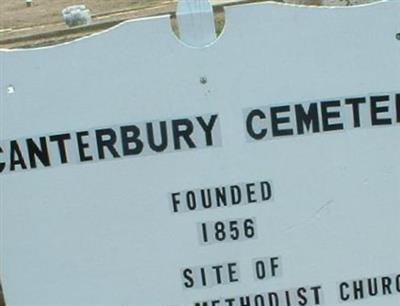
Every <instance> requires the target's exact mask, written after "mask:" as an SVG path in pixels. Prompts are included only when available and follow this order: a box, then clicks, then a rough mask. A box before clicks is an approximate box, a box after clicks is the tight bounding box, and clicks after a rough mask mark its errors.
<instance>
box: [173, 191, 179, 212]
mask: <svg viewBox="0 0 400 306" xmlns="http://www.w3.org/2000/svg"><path fill="white" fill-rule="evenodd" d="M179 195H180V193H179V192H175V193H173V194H172V206H173V210H174V213H176V212H178V204H180V203H181V202H180V201H179V200H178V199H177V196H179Z"/></svg>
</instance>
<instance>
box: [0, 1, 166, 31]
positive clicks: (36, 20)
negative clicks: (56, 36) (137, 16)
mask: <svg viewBox="0 0 400 306" xmlns="http://www.w3.org/2000/svg"><path fill="white" fill-rule="evenodd" d="M0 2H1V4H0V5H1V7H0V11H1V13H0V16H1V26H0V28H2V29H8V28H14V29H16V28H23V27H29V26H33V25H38V24H52V23H57V22H62V21H63V20H62V15H61V11H62V9H64V8H65V7H67V6H70V5H74V4H84V5H86V7H88V8H89V9H90V11H91V12H92V14H94V15H97V14H105V13H109V12H113V11H119V10H125V9H140V8H147V7H151V6H159V5H164V4H170V3H173V2H174V1H173V0H112V1H110V0H33V2H32V7H27V6H26V5H25V1H24V0H1V1H0Z"/></svg>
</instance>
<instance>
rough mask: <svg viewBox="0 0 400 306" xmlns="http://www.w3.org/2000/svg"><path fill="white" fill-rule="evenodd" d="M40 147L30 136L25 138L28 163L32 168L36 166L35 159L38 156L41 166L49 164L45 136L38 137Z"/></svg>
mask: <svg viewBox="0 0 400 306" xmlns="http://www.w3.org/2000/svg"><path fill="white" fill-rule="evenodd" d="M39 142H40V147H39V146H38V145H37V144H36V143H35V142H34V141H33V139H32V138H28V139H27V140H26V147H27V149H28V155H29V163H30V166H31V168H32V169H35V168H36V167H37V164H36V159H37V158H38V159H39V160H40V162H41V163H42V165H43V166H45V167H48V166H50V156H49V151H48V149H47V142H46V137H40V138H39Z"/></svg>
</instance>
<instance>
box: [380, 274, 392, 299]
mask: <svg viewBox="0 0 400 306" xmlns="http://www.w3.org/2000/svg"><path fill="white" fill-rule="evenodd" d="M391 286H392V280H391V278H390V277H382V291H383V295H387V294H392V289H391V288H390V287H391Z"/></svg>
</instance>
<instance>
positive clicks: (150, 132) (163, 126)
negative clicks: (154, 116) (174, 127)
mask: <svg viewBox="0 0 400 306" xmlns="http://www.w3.org/2000/svg"><path fill="white" fill-rule="evenodd" d="M159 124H160V138H161V140H160V144H156V143H155V136H154V129H153V124H152V123H151V122H149V123H147V124H146V127H147V136H148V139H149V146H150V148H151V149H152V150H153V151H155V152H162V151H164V150H165V149H166V148H167V146H168V134H167V122H166V121H160V122H159Z"/></svg>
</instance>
